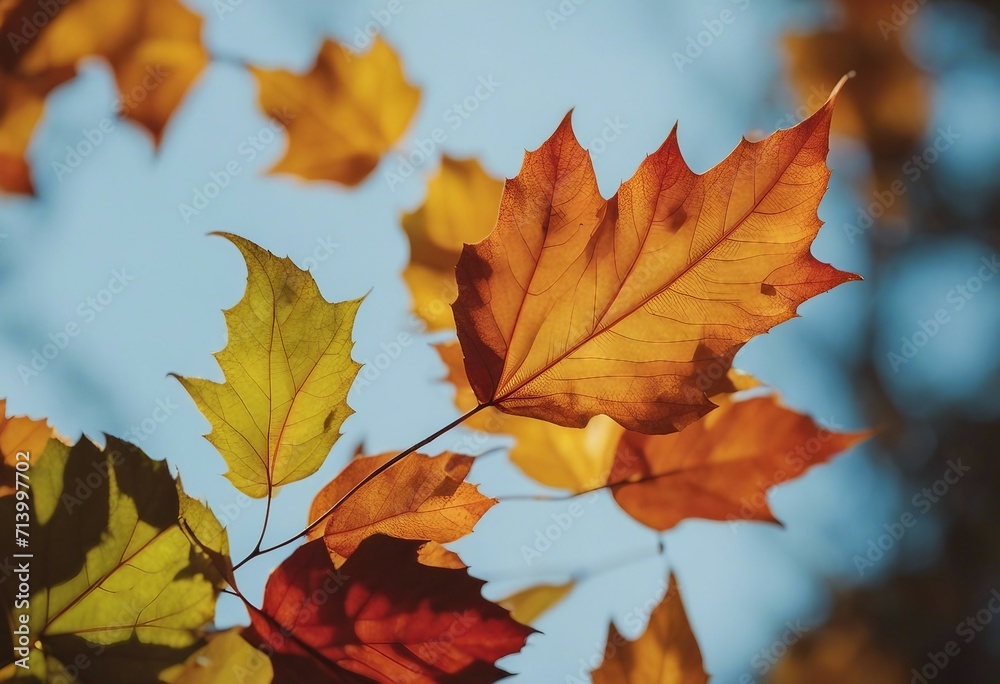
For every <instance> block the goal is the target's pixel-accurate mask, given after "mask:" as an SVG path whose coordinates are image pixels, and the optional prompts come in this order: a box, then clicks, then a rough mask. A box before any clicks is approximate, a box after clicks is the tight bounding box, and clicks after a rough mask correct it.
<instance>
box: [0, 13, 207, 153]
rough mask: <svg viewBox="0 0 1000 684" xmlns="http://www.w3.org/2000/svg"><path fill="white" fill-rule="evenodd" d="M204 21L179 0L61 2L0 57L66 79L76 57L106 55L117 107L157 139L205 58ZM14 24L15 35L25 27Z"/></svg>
mask: <svg viewBox="0 0 1000 684" xmlns="http://www.w3.org/2000/svg"><path fill="white" fill-rule="evenodd" d="M38 11H39V7H38V6H37V3H36V2H31V1H25V2H22V3H20V4H19V5H18V6H17V7H15V8H14V9H13V10H11V12H10V14H9V16H8V17H5V19H4V24H5V25H6V24H10V25H15V24H16V22H18V21H21V20H23V17H24V16H25V14H27V15H34V14H35V13H37V12H38ZM201 27H202V18H201V16H199V15H198V14H195V13H194V12H193V11H191V10H190V9H188V7H187V5H185V4H184V3H182V2H181V1H180V0H116V1H115V2H107V1H106V0H74V1H73V2H70V3H60V5H59V7H58V11H57V12H56V13H55V14H54V15H53V16H52V17H51V19H50V20H48V21H47V22H46V23H45V24H44V25H42V27H41V29H40V30H39V31H38V35H37V36H36V37H34V38H31V39H30V40H26V41H25V44H24V45H20V44H19V45H18V46H17V47H18V48H19V49H18V50H15V51H14V52H15V54H14V55H13V56H9V58H8V59H7V60H5V64H6V65H7V66H8V67H9V68H8V69H7V70H8V71H9V72H10V73H12V74H17V75H19V76H22V77H29V78H30V77H33V78H49V79H51V78H52V74H54V73H58V74H60V75H61V77H62V80H65V79H67V78H70V77H71V76H72V75H73V73H74V71H75V68H76V64H77V63H78V62H79V61H80V60H81V59H83V58H85V57H90V56H99V57H103V58H105V59H106V60H107V61H108V62H109V63H110V64H111V67H112V69H113V70H114V72H115V77H116V80H117V82H118V89H119V93H120V106H119V108H118V109H119V113H120V114H121V115H123V116H126V117H128V118H131V119H133V120H135V121H136V122H138V123H139V124H141V125H142V126H144V127H145V128H146V129H147V130H149V132H150V133H151V134H152V136H153V139H154V141H155V142H156V143H157V144H158V143H159V142H160V139H161V138H162V135H163V130H164V128H165V126H166V124H167V121H168V120H169V119H170V117H171V115H172V114H173V112H174V110H175V109H176V108H177V107H178V105H179V104H180V103H181V101H182V100H183V98H184V96H185V95H186V94H187V91H188V89H189V88H190V86H191V84H192V83H193V82H194V81H195V79H197V77H198V76H199V75H200V74H201V72H202V71H203V70H204V68H205V66H206V65H207V64H208V61H209V55H208V51H207V50H206V49H205V48H204V46H203V45H202V43H201ZM17 31H18V32H17V33H15V34H13V35H18V36H23V35H24V33H23V28H18V29H17ZM5 35H7V32H5ZM6 90H7V88H6V87H5V88H4V91H5V92H6ZM46 92H47V91H46ZM35 121H37V117H36V118H35ZM33 128H34V125H33V124H32V126H31V129H33ZM27 138H30V129H29V131H28V135H27V136H26V138H25V139H27Z"/></svg>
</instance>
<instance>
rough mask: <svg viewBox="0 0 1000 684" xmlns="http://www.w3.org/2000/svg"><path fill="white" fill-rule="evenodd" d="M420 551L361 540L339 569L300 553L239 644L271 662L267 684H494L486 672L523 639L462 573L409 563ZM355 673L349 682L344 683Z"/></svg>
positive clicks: (274, 580)
mask: <svg viewBox="0 0 1000 684" xmlns="http://www.w3.org/2000/svg"><path fill="white" fill-rule="evenodd" d="M419 545H420V542H414V541H403V540H399V539H392V538H390V537H385V536H381V535H379V536H375V537H370V538H368V539H366V540H365V541H364V542H363V543H362V544H361V546H360V547H359V548H358V550H357V551H356V552H355V553H354V554H352V555H351V557H350V558H348V559H347V562H346V563H344V565H343V566H342V567H341V568H340V569H339V570H337V569H335V568H334V566H333V564H332V563H331V561H330V556H329V554H328V553H327V550H326V548H325V547H324V546H323V542H322V541H320V540H315V541H311V542H309V543H307V544H306V545H305V546H302V547H300V548H299V549H297V550H296V551H295V553H293V554H292V556H291V557H290V558H289V559H288V560H286V561H285V562H284V563H282V564H281V565H280V566H279V567H278V569H277V570H275V571H274V573H273V574H272V575H271V577H270V579H269V580H268V582H267V588H266V590H265V595H264V605H263V607H262V609H261V610H259V611H258V610H251V612H250V615H251V620H252V623H253V632H251V633H250V634H248V638H250V639H251V641H254V643H261V644H262V645H265V646H267V647H269V648H271V649H273V651H274V654H273V655H272V656H271V661H272V663H273V664H274V671H275V678H274V681H275V684H286V683H289V684H290V683H293V682H294V683H296V684H298V683H299V682H311V681H317V682H319V681H324V682H357V681H358V678H357V676H356V675H363V676H364V677H368V678H369V679H371V680H373V681H375V682H384V683H385V684H398V683H399V682H407V683H408V684H433V683H435V682H456V683H457V682H462V683H463V684H480V683H485V682H494V681H496V680H498V679H500V678H502V677H503V676H504V675H505V674H506V673H504V672H503V671H502V670H500V669H499V668H497V667H496V666H495V665H494V664H493V663H494V662H495V661H496V660H497V659H499V658H501V657H503V656H505V655H509V654H511V653H516V652H517V651H519V650H520V649H521V647H522V646H523V645H524V641H525V639H526V638H527V636H528V635H529V634H530V633H531V632H532V630H531V629H530V628H529V627H525V626H523V625H520V624H518V623H517V622H515V621H514V620H513V619H511V617H510V615H509V614H508V613H507V611H506V610H504V609H503V608H500V607H499V606H497V605H494V604H492V603H490V602H489V601H487V600H486V599H484V598H483V597H482V595H481V593H480V591H481V588H482V585H483V582H482V581H481V580H478V579H475V578H472V577H469V575H468V573H467V572H466V571H465V570H449V569H443V568H434V567H428V566H426V565H421V564H420V563H418V562H417V559H416V552H417V547H418V546H419ZM351 673H354V674H351Z"/></svg>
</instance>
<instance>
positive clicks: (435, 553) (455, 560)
mask: <svg viewBox="0 0 1000 684" xmlns="http://www.w3.org/2000/svg"><path fill="white" fill-rule="evenodd" d="M417 560H418V561H419V562H420V563H422V564H423V565H429V566H431V567H432V568H449V569H451V570H462V569H463V568H465V567H467V566H466V565H465V563H464V562H462V559H461V557H459V555H458V554H457V553H455V552H454V551H451V550H449V549H448V548H446V547H445V546H443V545H442V544H440V543H438V542H432V541H429V542H427V543H425V544H423V545H422V546H421V547H420V548H419V549H417Z"/></svg>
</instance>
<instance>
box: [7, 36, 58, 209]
mask: <svg viewBox="0 0 1000 684" xmlns="http://www.w3.org/2000/svg"><path fill="white" fill-rule="evenodd" d="M5 35H6V34H5ZM0 42H2V41H0ZM71 76H72V73H71V72H70V73H67V72H64V71H59V70H56V71H53V72H49V73H47V74H45V75H44V76H38V77H25V76H18V75H16V74H8V73H4V72H2V71H0V190H3V191H5V192H9V193H17V194H22V195H32V194H34V192H35V188H34V183H33V182H32V180H31V168H30V167H29V166H28V161H27V159H26V158H25V155H26V154H27V151H28V145H29V143H30V142H31V136H32V134H33V133H34V131H35V126H37V125H38V122H39V121H41V118H42V114H43V113H44V111H45V98H46V96H47V95H48V94H49V93H50V92H51V91H52V90H53V89H54V88H55V87H56V86H58V85H60V84H61V83H63V82H65V81H66V80H68V79H69V78H70V77H71Z"/></svg>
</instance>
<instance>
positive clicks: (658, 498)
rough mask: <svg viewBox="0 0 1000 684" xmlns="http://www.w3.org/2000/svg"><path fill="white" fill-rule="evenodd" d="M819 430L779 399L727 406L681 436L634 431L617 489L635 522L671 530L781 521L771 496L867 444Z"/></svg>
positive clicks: (623, 448)
mask: <svg viewBox="0 0 1000 684" xmlns="http://www.w3.org/2000/svg"><path fill="white" fill-rule="evenodd" d="M867 436H868V435H867V434H866V433H843V432H836V431H833V430H830V429H828V428H826V427H823V426H820V425H817V424H816V423H815V422H813V420H812V419H811V418H810V417H809V416H806V415H803V414H800V413H798V412H796V411H793V410H791V409H789V408H786V407H784V406H782V405H781V404H780V403H779V402H778V400H777V398H776V397H774V396H765V397H757V398H753V399H747V400H745V401H734V402H726V403H724V404H722V406H720V407H719V408H718V409H716V410H715V411H713V412H712V413H710V414H708V415H707V416H705V417H704V418H702V419H701V420H699V421H698V422H696V423H694V424H692V425H689V426H688V427H686V428H685V429H684V430H682V431H681V432H678V433H675V434H669V435H644V434H641V433H637V432H628V433H626V434H625V436H624V437H623V438H622V440H621V442H620V444H619V445H618V451H617V454H616V457H615V466H614V476H613V477H614V479H613V480H611V481H609V486H610V487H611V491H612V493H613V494H614V497H615V500H616V501H617V502H618V504H619V505H620V506H621V507H622V508H623V509H624V510H625V511H626V512H627V513H628V514H629V515H631V516H632V517H633V518H635V519H636V520H638V521H639V522H641V523H643V524H644V525H648V526H649V527H652V528H654V529H657V530H667V529H670V528H671V527H673V526H675V525H676V524H677V523H679V522H681V521H682V520H685V519H687V518H705V519H708V520H759V521H765V522H777V520H776V519H775V518H774V515H773V514H772V513H771V509H770V507H769V506H768V505H767V491H768V490H769V489H770V488H771V487H774V486H776V485H779V484H781V483H782V482H787V481H789V480H792V479H795V478H796V477H799V476H800V475H802V474H803V473H804V472H805V471H806V470H808V469H809V468H811V467H812V466H815V465H819V464H822V463H826V462H827V461H828V460H830V458H831V457H833V456H834V455H835V454H837V453H839V452H841V451H843V450H845V449H848V448H850V447H851V446H853V445H854V444H857V443H858V442H859V441H861V440H863V439H866V438H867Z"/></svg>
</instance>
